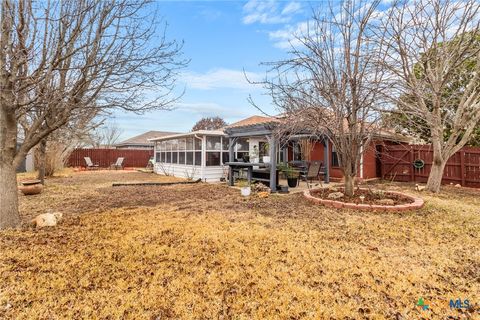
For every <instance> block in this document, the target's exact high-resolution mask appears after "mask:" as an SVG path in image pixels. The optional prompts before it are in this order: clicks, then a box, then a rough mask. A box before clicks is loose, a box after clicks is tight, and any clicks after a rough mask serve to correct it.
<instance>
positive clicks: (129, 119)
mask: <svg viewBox="0 0 480 320" xmlns="http://www.w3.org/2000/svg"><path fill="white" fill-rule="evenodd" d="M156 5H157V6H158V8H159V11H160V12H161V14H162V15H163V17H164V18H165V20H166V21H167V22H168V29H167V37H168V38H170V39H176V40H178V41H181V40H183V41H185V45H184V49H183V52H184V55H185V57H186V58H189V59H191V62H190V64H189V65H188V67H187V68H186V69H184V70H183V71H182V74H181V76H180V78H179V81H178V86H179V88H180V89H183V88H185V94H184V96H183V97H182V99H181V100H180V101H179V102H178V103H177V104H176V105H175V106H174V107H175V109H174V110H173V111H155V112H149V113H146V114H144V115H135V114H132V113H121V112H116V113H115V118H114V119H111V120H109V121H110V122H115V123H116V125H117V126H118V127H120V128H121V129H123V134H122V137H121V138H122V139H125V138H129V137H131V136H134V135H137V134H140V133H143V132H145V131H148V130H161V131H162V130H163V131H189V130H190V129H191V127H192V126H193V125H194V123H195V122H196V121H197V120H199V119H200V118H202V117H204V116H217V115H218V116H220V117H222V118H224V119H225V120H226V121H227V122H228V123H231V122H235V121H238V120H240V119H242V118H245V117H248V116H250V115H254V114H260V113H259V111H258V110H256V109H255V107H253V106H251V105H250V104H249V102H248V101H247V98H248V97H249V95H251V96H252V97H253V99H254V101H255V102H256V103H257V104H258V105H259V106H261V107H262V109H264V110H265V111H266V112H269V113H275V111H274V108H273V106H272V105H271V99H270V98H269V97H268V96H266V95H265V93H266V92H265V91H264V90H263V89H262V88H260V87H256V86H253V85H250V84H249V83H248V82H247V81H246V80H245V77H244V75H243V70H245V71H246V72H247V73H248V75H249V77H251V78H252V79H254V80H255V79H256V80H258V79H261V78H262V77H263V76H264V74H265V70H266V69H265V67H263V66H260V65H259V64H260V63H261V62H268V61H276V60H278V59H281V58H282V57H284V56H285V54H286V52H287V47H288V39H289V38H291V36H292V34H293V33H294V32H295V30H298V29H301V28H302V26H303V25H304V24H305V21H306V20H307V19H308V17H309V16H310V13H311V3H309V2H298V1H248V2H247V1H158V2H157V3H156Z"/></svg>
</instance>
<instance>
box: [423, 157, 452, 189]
mask: <svg viewBox="0 0 480 320" xmlns="http://www.w3.org/2000/svg"><path fill="white" fill-rule="evenodd" d="M446 164H447V161H444V160H442V159H436V160H435V157H434V161H433V163H432V169H431V170H430V174H429V176H428V181H427V186H426V189H427V190H429V191H431V192H435V193H437V192H440V186H441V184H442V177H443V171H444V169H445V165H446Z"/></svg>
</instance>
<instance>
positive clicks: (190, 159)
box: [186, 151, 193, 166]
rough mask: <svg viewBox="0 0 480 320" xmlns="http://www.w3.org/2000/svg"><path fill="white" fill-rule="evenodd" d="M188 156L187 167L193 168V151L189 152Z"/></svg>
mask: <svg viewBox="0 0 480 320" xmlns="http://www.w3.org/2000/svg"><path fill="white" fill-rule="evenodd" d="M186 155H187V162H186V163H187V165H189V166H191V165H193V151H187V152H186Z"/></svg>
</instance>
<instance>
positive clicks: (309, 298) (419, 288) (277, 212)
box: [0, 172, 480, 319]
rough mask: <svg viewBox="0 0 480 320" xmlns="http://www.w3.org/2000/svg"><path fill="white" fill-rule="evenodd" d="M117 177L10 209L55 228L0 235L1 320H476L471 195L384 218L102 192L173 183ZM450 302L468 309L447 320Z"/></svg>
mask: <svg viewBox="0 0 480 320" xmlns="http://www.w3.org/2000/svg"><path fill="white" fill-rule="evenodd" d="M128 174H131V176H127V174H122V173H113V172H112V173H106V174H99V173H89V174H83V173H82V174H73V176H72V177H70V178H57V179H52V180H50V181H49V184H48V186H47V189H46V191H45V192H44V193H43V194H41V195H39V196H34V197H35V198H34V197H30V198H26V197H22V198H21V204H22V213H23V214H24V217H25V219H28V217H29V216H30V215H31V213H32V212H31V210H34V209H35V208H36V210H37V211H36V212H40V211H41V210H43V209H45V208H47V207H52V208H55V209H61V208H63V210H62V211H63V212H65V213H66V218H65V220H64V222H63V223H62V224H61V225H60V226H58V227H56V228H53V229H42V230H34V229H31V228H28V227H24V228H23V229H22V230H16V231H13V230H10V231H3V232H1V233H0V240H1V241H0V251H1V252H2V254H1V256H0V274H1V275H2V281H1V282H0V318H15V319H37V318H39V319H70V318H85V319H94V318H107V319H108V318H109V319H118V318H125V319H164V318H182V319H210V318H223V319H227V318H237V319H252V318H257V319H267V318H292V319H300V318H317V319H318V318H320V319H325V318H326V319H362V318H364V319H383V318H388V319H392V318H393V319H395V318H396V319H419V318H432V319H445V318H447V317H448V316H449V315H450V316H453V317H455V318H462V319H463V318H464V319H475V318H480V307H479V305H480V295H479V293H480V254H479V250H478V248H479V245H480V234H479V230H480V197H479V196H480V192H478V191H473V190H465V189H461V190H458V189H455V188H446V189H445V192H444V193H442V194H441V195H439V196H432V195H427V194H425V195H424V197H425V198H426V201H427V205H426V208H424V209H422V210H420V211H418V212H409V213H401V214H397V215H395V214H389V213H369V212H361V213H359V212H353V211H348V210H342V211H337V210H334V209H326V208H322V207H319V206H315V205H312V204H309V203H307V202H306V201H304V199H303V198H302V196H301V195H289V196H271V197H269V198H268V199H259V198H252V199H249V200H245V199H242V198H241V197H240V196H239V195H238V193H239V192H238V190H234V189H230V188H227V187H224V186H221V185H207V184H198V185H186V186H171V187H120V188H111V187H109V185H110V183H111V182H112V181H114V180H115V181H130V180H152V179H159V180H164V179H168V180H169V179H170V178H165V177H158V176H152V175H148V174H137V173H128ZM380 187H382V188H394V189H404V188H405V186H401V185H382V186H380ZM409 188H410V187H409ZM412 189H413V188H412ZM72 191H74V195H73V196H72ZM81 213H82V214H81ZM419 297H423V298H424V299H425V300H426V302H427V303H429V305H430V309H429V310H427V311H421V310H420V309H419V308H418V307H416V306H415V302H416V300H417V299H418V298H419ZM457 298H462V299H469V300H470V302H471V303H475V304H476V305H475V306H474V307H473V308H470V309H469V310H463V311H456V310H450V308H449V306H448V302H449V300H450V299H457Z"/></svg>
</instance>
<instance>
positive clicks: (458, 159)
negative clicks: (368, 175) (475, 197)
mask: <svg viewBox="0 0 480 320" xmlns="http://www.w3.org/2000/svg"><path fill="white" fill-rule="evenodd" d="M377 151H378V157H379V162H380V164H381V176H382V178H383V179H386V180H393V181H403V182H412V181H413V182H421V183H424V182H426V181H427V179H428V175H429V173H430V169H431V167H432V162H433V149H432V146H431V145H387V146H381V147H380V148H379V149H378V150H377ZM442 183H445V184H449V183H453V184H457V183H458V184H460V185H462V186H465V187H474V188H480V148H477V147H464V148H462V149H461V150H460V151H458V152H457V153H455V154H454V155H453V156H452V157H451V158H450V159H449V160H448V162H447V165H446V167H445V171H444V173H443V180H442Z"/></svg>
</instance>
